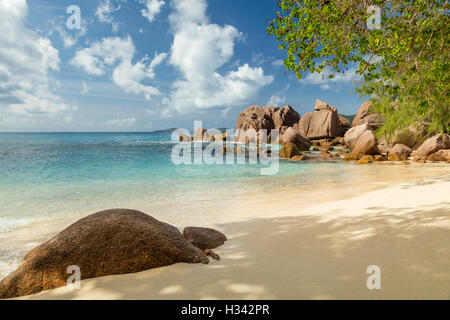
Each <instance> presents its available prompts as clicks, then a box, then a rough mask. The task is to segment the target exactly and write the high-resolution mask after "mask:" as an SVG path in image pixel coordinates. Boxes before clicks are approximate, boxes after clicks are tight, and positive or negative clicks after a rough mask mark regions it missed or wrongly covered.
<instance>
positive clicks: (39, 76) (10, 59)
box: [0, 0, 75, 122]
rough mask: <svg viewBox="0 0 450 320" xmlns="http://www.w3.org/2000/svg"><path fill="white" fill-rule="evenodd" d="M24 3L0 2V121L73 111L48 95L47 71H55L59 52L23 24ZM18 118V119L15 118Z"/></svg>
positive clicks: (49, 81)
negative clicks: (0, 119)
mask: <svg viewBox="0 0 450 320" xmlns="http://www.w3.org/2000/svg"><path fill="white" fill-rule="evenodd" d="M27 15H28V6H27V3H26V0H14V1H10V0H0V29H1V30H2V32H1V33H0V118H2V119H3V122H4V121H5V119H9V120H10V121H15V120H16V119H19V118H20V119H21V120H24V116H25V117H27V118H29V117H31V118H36V117H42V116H53V115H55V114H57V113H59V112H61V111H63V110H69V109H75V108H74V107H70V106H68V105H67V104H65V103H64V102H63V101H62V99H61V98H60V97H59V96H57V95H55V94H53V93H51V92H50V89H49V87H50V83H51V79H49V75H48V73H49V71H50V70H55V71H57V70H59V62H60V60H59V52H58V50H57V49H55V48H54V47H53V46H52V43H51V42H50V40H49V39H47V38H43V37H41V36H39V35H38V34H37V33H36V32H34V31H32V30H30V29H27V28H26V27H25V25H24V23H25V18H26V16H27ZM17 117H19V118H17Z"/></svg>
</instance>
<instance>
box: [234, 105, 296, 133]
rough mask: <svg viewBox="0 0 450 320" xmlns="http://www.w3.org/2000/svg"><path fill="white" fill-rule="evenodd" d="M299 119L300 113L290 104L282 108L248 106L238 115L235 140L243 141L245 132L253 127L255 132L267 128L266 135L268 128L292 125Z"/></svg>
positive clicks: (268, 131) (279, 128)
mask: <svg viewBox="0 0 450 320" xmlns="http://www.w3.org/2000/svg"><path fill="white" fill-rule="evenodd" d="M299 120H300V115H299V114H298V113H297V111H295V110H294V109H293V108H292V107H291V106H290V105H285V106H284V107H283V108H279V107H271V106H266V107H260V106H250V107H248V108H247V109H245V110H244V111H243V112H241V113H240V114H239V116H238V120H237V125H236V129H237V133H238V134H237V136H238V137H237V140H238V141H240V142H245V133H246V132H247V131H248V130H250V129H253V130H254V131H255V132H258V131H259V130H261V129H265V130H267V135H270V130H272V129H278V130H281V128H282V127H292V126H294V125H295V124H297V123H298V122H299ZM250 135H251V134H250ZM247 136H248V134H247Z"/></svg>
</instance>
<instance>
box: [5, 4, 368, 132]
mask: <svg viewBox="0 0 450 320" xmlns="http://www.w3.org/2000/svg"><path fill="white" fill-rule="evenodd" d="M275 3H276V1H271V0H245V1H226V0H210V1H206V0H97V1H92V0H91V1H76V0H70V1H66V0H59V1H55V0H52V1H49V0H35V1H25V0H0V27H1V28H2V30H3V32H2V34H0V131H152V130H156V129H164V128H171V127H181V128H188V129H189V128H192V126H193V121H194V120H202V121H203V123H204V126H205V127H229V128H231V127H234V126H235V125H236V119H237V115H238V114H239V112H241V111H242V110H244V109H245V108H246V107H247V106H249V105H254V104H255V105H278V106H283V105H284V104H286V103H288V104H290V105H291V106H293V107H294V108H295V109H296V110H297V111H298V112H299V113H300V114H304V113H306V112H309V111H312V109H313V108H314V102H315V100H316V99H321V100H323V101H326V102H327V103H329V104H331V105H333V106H335V107H337V108H338V111H339V112H340V113H341V114H353V113H356V111H357V110H358V108H359V106H360V104H361V101H360V100H359V99H358V97H357V96H356V95H353V94H351V93H350V91H351V89H352V87H353V85H352V80H354V79H356V77H355V75H354V73H353V72H352V70H350V72H349V73H347V74H346V75H344V76H342V75H341V76H339V77H337V78H334V79H333V80H330V79H326V80H323V79H322V77H321V75H317V74H315V75H310V74H307V75H305V77H304V78H303V79H302V80H298V79H297V78H296V77H295V76H294V75H293V74H292V73H289V72H288V73H286V72H285V70H284V66H283V65H282V59H284V53H283V52H280V51H279V50H278V49H277V43H276V41H275V39H274V38H273V37H270V36H268V35H267V34H266V17H269V18H271V17H273V16H274V13H275V11H276V5H275ZM70 5H77V6H78V7H79V8H80V12H81V25H80V27H81V29H73V30H70V29H69V28H68V27H67V24H66V21H67V19H68V18H69V17H70V14H67V12H66V9H67V7H69V6H70Z"/></svg>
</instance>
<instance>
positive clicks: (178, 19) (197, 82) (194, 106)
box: [163, 0, 273, 115]
mask: <svg viewBox="0 0 450 320" xmlns="http://www.w3.org/2000/svg"><path fill="white" fill-rule="evenodd" d="M173 7H174V12H173V13H172V14H171V15H170V17H169V20H170V26H171V30H172V32H173V33H174V40H173V43H172V48H171V55H170V63H171V64H172V65H173V66H175V67H176V68H178V69H179V70H180V72H181V74H182V76H183V79H182V80H178V81H176V82H175V83H174V85H173V90H172V92H171V93H170V99H166V100H165V102H166V104H167V109H166V110H165V112H164V113H163V115H168V114H170V112H171V109H175V110H176V111H178V112H192V111H198V110H202V109H208V108H214V107H221V106H223V107H230V106H235V105H240V104H243V103H249V101H248V100H249V98H251V97H252V96H253V95H254V94H255V93H256V92H257V91H258V89H259V88H261V87H262V86H264V85H267V84H268V83H271V82H272V81H273V76H266V75H264V70H263V69H262V68H260V67H259V68H252V67H250V66H249V65H248V64H244V65H242V66H240V67H238V69H237V70H236V71H230V72H228V73H226V74H220V73H218V72H217V70H218V69H219V68H220V67H222V66H223V65H224V64H226V63H227V62H229V61H230V59H231V58H232V56H233V54H234V43H235V41H236V40H239V39H241V37H242V34H241V33H240V32H239V31H238V30H237V29H236V28H235V27H233V26H230V25H225V26H219V25H217V24H212V23H209V20H208V18H207V16H206V1H205V0H174V1H173Z"/></svg>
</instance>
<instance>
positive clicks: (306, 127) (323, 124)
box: [298, 100, 344, 139]
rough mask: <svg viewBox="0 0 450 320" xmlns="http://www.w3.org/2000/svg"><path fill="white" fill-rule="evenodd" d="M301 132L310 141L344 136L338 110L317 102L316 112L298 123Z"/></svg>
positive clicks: (305, 116)
mask: <svg viewBox="0 0 450 320" xmlns="http://www.w3.org/2000/svg"><path fill="white" fill-rule="evenodd" d="M298 129H299V131H300V132H301V133H302V134H303V135H304V136H305V137H307V138H309V139H326V138H331V139H332V138H335V137H339V136H343V135H344V132H343V130H342V128H341V121H340V120H339V115H338V113H337V110H336V108H334V107H332V106H330V105H328V104H326V103H325V102H323V101H320V100H317V101H316V105H315V107H314V112H308V113H306V114H305V115H303V117H302V118H301V119H300V122H299V123H298Z"/></svg>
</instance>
